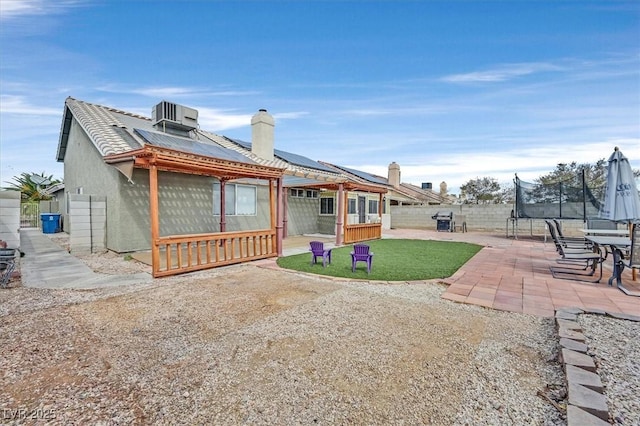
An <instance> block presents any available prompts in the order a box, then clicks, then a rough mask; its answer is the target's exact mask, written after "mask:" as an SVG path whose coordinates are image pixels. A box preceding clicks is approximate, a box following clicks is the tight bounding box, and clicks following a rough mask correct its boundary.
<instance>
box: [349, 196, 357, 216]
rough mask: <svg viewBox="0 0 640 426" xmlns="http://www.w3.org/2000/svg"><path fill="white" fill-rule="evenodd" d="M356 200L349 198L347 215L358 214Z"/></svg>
mask: <svg viewBox="0 0 640 426" xmlns="http://www.w3.org/2000/svg"><path fill="white" fill-rule="evenodd" d="M356 213H357V210H356V199H355V198H349V205H348V206H347V214H356Z"/></svg>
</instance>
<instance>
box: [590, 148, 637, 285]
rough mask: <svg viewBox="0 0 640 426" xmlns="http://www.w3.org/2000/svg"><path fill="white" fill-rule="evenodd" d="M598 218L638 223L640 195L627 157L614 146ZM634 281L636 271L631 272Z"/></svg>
mask: <svg viewBox="0 0 640 426" xmlns="http://www.w3.org/2000/svg"><path fill="white" fill-rule="evenodd" d="M600 217H601V218H602V219H609V220H612V221H614V222H625V223H628V224H629V232H631V226H632V225H631V224H632V223H633V222H640V195H638V188H637V187H636V181H635V178H634V176H633V170H632V169H631V165H630V164H629V160H628V159H627V157H625V156H624V154H622V152H620V150H619V149H618V147H617V146H616V148H615V150H614V151H613V154H611V157H609V165H608V166H607V185H606V187H605V190H604V202H603V203H602V206H601V208H600ZM632 276H633V280H634V281H635V279H636V270H635V269H634V270H633V272H632Z"/></svg>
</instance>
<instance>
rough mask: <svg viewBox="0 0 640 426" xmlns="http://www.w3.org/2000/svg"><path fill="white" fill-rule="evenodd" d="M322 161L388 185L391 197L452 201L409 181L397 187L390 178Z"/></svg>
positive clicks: (361, 178)
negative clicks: (390, 181)
mask: <svg viewBox="0 0 640 426" xmlns="http://www.w3.org/2000/svg"><path fill="white" fill-rule="evenodd" d="M321 163H322V164H325V165H326V166H328V167H332V168H334V169H336V170H340V171H342V172H343V173H346V174H348V175H349V176H350V177H351V178H352V179H356V180H362V181H365V182H370V183H374V184H381V185H386V186H387V187H388V189H389V192H390V197H391V198H395V199H398V200H400V201H403V202H413V203H416V202H418V203H438V204H441V203H450V201H449V200H448V199H445V198H443V197H441V196H440V194H437V193H435V192H434V191H432V190H430V189H422V188H419V187H417V186H415V185H411V184H408V183H401V184H400V186H399V187H397V188H396V187H394V186H393V185H390V184H389V180H388V179H387V178H385V177H382V176H378V175H375V174H372V173H367V172H363V171H361V170H355V169H351V168H349V167H344V166H338V165H335V164H330V163H326V162H323V161H321Z"/></svg>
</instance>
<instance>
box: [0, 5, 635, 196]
mask: <svg viewBox="0 0 640 426" xmlns="http://www.w3.org/2000/svg"><path fill="white" fill-rule="evenodd" d="M0 46H1V47H0V96H1V98H0V156H1V159H0V185H2V186H4V185H6V183H5V182H7V181H10V180H11V178H12V177H13V176H16V175H19V174H20V173H22V172H45V174H47V175H49V174H53V175H54V176H55V177H58V178H62V177H63V167H62V164H61V163H57V162H56V161H55V154H56V148H57V144H58V137H59V131H60V125H61V120H62V112H63V106H64V100H65V98H66V97H67V96H71V97H74V98H77V99H81V100H84V101H87V102H92V103H97V104H100V105H106V106H111V107H115V108H117V109H122V110H125V111H130V112H135V113H139V114H142V115H145V116H150V115H151V108H152V107H153V105H155V104H157V103H158V102H159V101H161V100H169V101H172V102H176V103H179V104H183V105H187V106H189V107H193V108H196V109H198V111H199V114H200V117H199V118H200V120H199V121H200V126H201V128H203V129H205V130H208V131H212V132H215V133H219V134H224V135H227V136H230V137H235V138H240V139H244V140H250V138H251V136H250V135H251V130H250V125H249V122H250V118H251V116H252V115H253V114H254V113H255V112H256V111H257V110H258V109H260V108H266V109H267V110H269V112H270V113H272V114H273V115H274V117H275V119H276V129H275V135H276V148H278V149H282V150H285V151H291V152H295V153H298V154H302V155H305V156H307V157H310V158H312V159H315V160H323V161H328V162H331V163H335V164H338V165H342V166H347V167H352V168H357V169H361V170H366V171H369V172H373V173H377V174H380V175H383V176H386V175H387V167H388V165H389V163H391V162H392V161H395V162H397V163H398V164H399V165H400V167H401V173H402V180H403V181H404V182H409V183H414V184H416V185H420V183H422V182H432V183H433V185H434V188H437V187H438V185H439V184H440V182H442V181H445V182H446V183H447V184H448V188H449V191H450V192H451V193H457V192H458V188H459V186H460V185H462V184H464V183H465V182H467V181H468V180H470V179H474V178H477V177H485V176H489V177H494V178H496V179H498V180H499V181H500V182H501V183H502V182H504V183H508V182H510V181H511V180H512V179H513V176H514V174H515V173H517V174H518V176H520V177H521V178H522V179H524V180H533V179H535V178H536V177H538V176H540V175H542V174H546V173H548V172H550V171H552V170H554V169H555V168H556V165H557V164H558V163H570V162H572V161H577V162H579V163H583V162H589V163H594V162H596V161H597V160H598V159H600V158H608V156H609V155H610V154H611V152H613V148H614V146H619V147H620V149H621V151H622V152H623V153H624V154H625V155H626V156H627V157H628V158H629V159H630V160H631V163H632V166H633V167H634V168H640V2H638V1H637V0H633V1H616V0H606V1H562V0H555V1H519V0H512V1H471V0H468V1H462V0H460V1H429V0H424V1H417V0H416V1H399V0H396V1H367V0H359V1H358V0H353V1H337V0H336V1H331V0H325V1H302V0H299V1H243V0H237V1H204V0H201V1H188V0H187V1H162V0H155V1H151V0H149V1H135V0H127V1H125V0H86V1H85V0H66V1H65V0H2V1H0Z"/></svg>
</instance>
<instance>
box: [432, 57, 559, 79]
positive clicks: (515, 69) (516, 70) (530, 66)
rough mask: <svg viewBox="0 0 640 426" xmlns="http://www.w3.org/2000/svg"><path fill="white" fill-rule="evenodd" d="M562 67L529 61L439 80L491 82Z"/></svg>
mask: <svg viewBox="0 0 640 426" xmlns="http://www.w3.org/2000/svg"><path fill="white" fill-rule="evenodd" d="M562 69H563V68H562V67H560V66H557V65H553V64H550V63H544V62H531V63H521V64H504V65H499V66H497V67H496V68H494V69H491V70H486V71H475V72H470V73H465V74H453V75H448V76H445V77H442V78H441V81H446V82H449V83H491V82H498V81H506V80H511V79H514V78H516V77H521V76H524V75H529V74H536V73H540V72H546V71H561V70H562Z"/></svg>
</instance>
